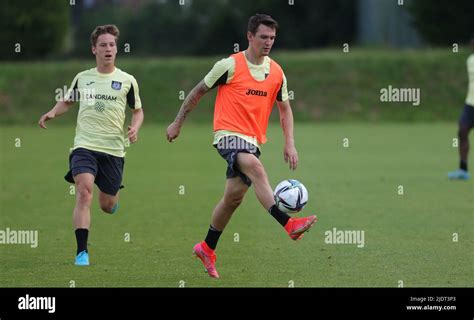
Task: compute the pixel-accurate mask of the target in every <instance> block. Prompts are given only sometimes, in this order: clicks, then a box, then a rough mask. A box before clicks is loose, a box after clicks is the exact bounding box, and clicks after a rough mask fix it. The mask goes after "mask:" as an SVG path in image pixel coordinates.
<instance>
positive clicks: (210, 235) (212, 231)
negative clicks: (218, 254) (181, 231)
mask: <svg viewBox="0 0 474 320" xmlns="http://www.w3.org/2000/svg"><path fill="white" fill-rule="evenodd" d="M221 234H222V231H219V230H217V229H216V228H214V227H213V226H212V225H210V226H209V231H208V232H207V236H206V239H205V240H204V241H205V242H206V244H207V246H208V247H209V248H211V249H212V250H216V247H217V241H219V237H220V236H221Z"/></svg>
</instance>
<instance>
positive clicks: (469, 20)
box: [409, 0, 474, 45]
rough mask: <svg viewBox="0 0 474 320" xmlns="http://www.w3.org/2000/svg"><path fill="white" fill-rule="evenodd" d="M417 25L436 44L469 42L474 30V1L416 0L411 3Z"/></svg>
mask: <svg viewBox="0 0 474 320" xmlns="http://www.w3.org/2000/svg"><path fill="white" fill-rule="evenodd" d="M409 8H410V11H411V13H412V15H413V17H414V19H415V22H414V23H415V26H416V28H417V29H418V31H419V32H420V33H421V34H422V36H423V37H424V38H425V40H426V41H428V42H429V43H431V44H434V45H450V44H453V43H463V44H464V43H467V42H468V41H469V38H470V36H471V34H472V33H473V32H474V1H472V0H455V1H436V2H434V1H432V0H416V1H412V2H411V3H410V6H409Z"/></svg>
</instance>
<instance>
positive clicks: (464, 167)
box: [459, 160, 467, 171]
mask: <svg viewBox="0 0 474 320" xmlns="http://www.w3.org/2000/svg"><path fill="white" fill-rule="evenodd" d="M459 168H460V169H462V170H464V171H467V161H463V160H461V163H460V164H459Z"/></svg>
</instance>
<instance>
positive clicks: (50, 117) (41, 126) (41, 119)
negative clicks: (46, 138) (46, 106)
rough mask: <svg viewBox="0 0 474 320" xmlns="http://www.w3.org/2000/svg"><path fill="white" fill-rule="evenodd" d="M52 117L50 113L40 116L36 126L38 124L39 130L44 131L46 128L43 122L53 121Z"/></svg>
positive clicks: (52, 114)
mask: <svg viewBox="0 0 474 320" xmlns="http://www.w3.org/2000/svg"><path fill="white" fill-rule="evenodd" d="M54 116H55V115H54V113H53V112H51V111H49V112H48V113H45V114H43V115H42V116H41V118H40V119H39V121H38V124H39V126H40V128H43V129H46V128H47V127H46V124H45V122H46V121H48V120H51V119H53V118H54Z"/></svg>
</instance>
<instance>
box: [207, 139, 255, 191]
mask: <svg viewBox="0 0 474 320" xmlns="http://www.w3.org/2000/svg"><path fill="white" fill-rule="evenodd" d="M214 147H215V148H216V149H217V152H218V153H219V154H220V156H221V157H222V158H224V160H225V161H227V172H226V178H227V179H231V178H235V177H240V178H241V179H242V181H243V182H244V183H245V184H246V185H248V186H249V187H250V186H251V185H252V181H251V180H250V178H249V177H248V176H246V175H245V174H244V173H243V172H242V171H240V170H239V167H238V165H237V155H238V154H239V153H240V152H245V153H250V154H253V155H254V156H255V157H257V159H258V158H259V157H260V149H259V148H258V147H257V146H255V145H253V144H251V143H249V142H247V141H245V140H244V139H242V138H240V137H237V136H227V137H223V138H221V139H220V140H219V142H218V143H217V144H215V145H214Z"/></svg>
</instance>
